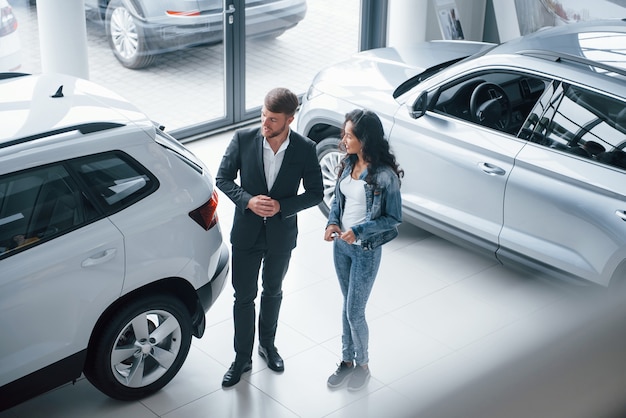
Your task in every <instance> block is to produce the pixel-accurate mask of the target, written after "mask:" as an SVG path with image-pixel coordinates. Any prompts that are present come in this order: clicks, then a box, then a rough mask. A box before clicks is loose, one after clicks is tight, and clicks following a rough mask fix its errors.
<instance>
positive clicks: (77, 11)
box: [37, 0, 89, 79]
mask: <svg viewBox="0 0 626 418" xmlns="http://www.w3.org/2000/svg"><path fill="white" fill-rule="evenodd" d="M37 20H38V22H39V47H40V48H41V68H42V72H44V73H63V74H69V75H74V76H77V77H81V78H86V79H88V78H89V61H88V58H87V26H86V23H85V6H84V4H83V0H37Z"/></svg>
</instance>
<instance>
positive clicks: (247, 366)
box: [222, 361, 252, 388]
mask: <svg viewBox="0 0 626 418" xmlns="http://www.w3.org/2000/svg"><path fill="white" fill-rule="evenodd" d="M250 370H252V362H251V361H246V362H245V363H238V362H236V361H234V362H233V363H232V364H231V365H230V368H229V369H228V371H227V372H226V374H224V379H222V386H224V387H226V388H227V387H230V386H233V385H236V384H237V383H238V382H239V381H240V380H241V375H242V374H244V373H245V372H249V371H250Z"/></svg>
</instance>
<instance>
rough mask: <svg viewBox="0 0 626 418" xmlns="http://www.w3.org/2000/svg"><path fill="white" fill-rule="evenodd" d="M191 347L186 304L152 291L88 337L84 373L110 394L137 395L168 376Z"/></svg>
mask: <svg viewBox="0 0 626 418" xmlns="http://www.w3.org/2000/svg"><path fill="white" fill-rule="evenodd" d="M190 346H191V319H190V317H189V313H188V311H187V309H186V308H185V306H184V305H183V304H182V303H181V302H180V301H179V300H177V299H174V298H171V297H167V296H150V297H147V298H144V299H140V300H137V301H134V302H132V303H130V304H128V305H127V306H124V307H122V308H121V309H118V310H117V311H116V312H115V314H114V315H113V317H112V318H110V319H109V320H107V321H105V323H104V325H103V326H102V328H101V330H99V333H98V334H97V335H96V336H95V338H93V339H92V341H91V344H90V348H89V353H88V355H87V362H86V365H85V376H87V378H88V379H89V381H90V382H91V383H92V384H93V385H94V386H95V387H97V388H98V389H99V390H101V391H102V392H103V393H105V394H107V395H108V396H110V397H112V398H115V399H121V400H136V399H140V398H143V397H145V396H147V395H149V394H151V393H154V392H156V391H158V390H159V389H161V388H162V387H163V386H165V385H166V384H167V383H168V382H169V381H170V380H172V378H173V377H174V376H175V375H176V373H178V370H180V368H181V366H182V365H183V362H184V361H185V359H186V358H187V354H188V353H189V347H190Z"/></svg>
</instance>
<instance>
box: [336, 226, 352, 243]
mask: <svg viewBox="0 0 626 418" xmlns="http://www.w3.org/2000/svg"><path fill="white" fill-rule="evenodd" d="M339 238H341V239H342V240H344V241H345V242H347V243H348V244H354V243H355V242H356V235H354V231H353V230H352V228H350V229H348V230H347V231H346V232H344V233H342V234H341V235H340V236H339Z"/></svg>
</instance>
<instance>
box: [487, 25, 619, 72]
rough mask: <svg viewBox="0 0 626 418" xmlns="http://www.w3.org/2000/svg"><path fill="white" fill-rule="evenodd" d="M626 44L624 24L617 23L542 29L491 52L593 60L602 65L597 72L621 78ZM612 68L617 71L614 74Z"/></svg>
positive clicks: (597, 68)
mask: <svg viewBox="0 0 626 418" xmlns="http://www.w3.org/2000/svg"><path fill="white" fill-rule="evenodd" d="M611 25H612V26H611ZM624 45H626V28H625V27H624V25H623V24H620V25H617V26H615V22H609V23H606V22H603V21H600V22H599V23H597V24H595V26H593V27H589V28H588V29H587V30H583V31H580V32H576V31H573V30H570V28H568V27H567V26H565V27H562V28H558V30H556V31H550V32H549V33H545V32H544V31H542V30H540V31H538V32H535V33H533V34H531V35H527V36H525V37H522V38H518V39H515V40H512V41H509V42H506V43H503V44H501V45H498V46H496V47H495V48H493V49H492V50H491V51H489V53H494V54H507V53H523V52H526V53H528V52H529V51H550V52H551V53H553V54H567V55H571V56H574V57H580V58H584V59H586V60H590V61H594V62H596V63H599V64H600V65H599V66H597V67H594V70H596V71H599V72H603V73H607V74H609V75H620V74H621V73H623V72H624V71H623V70H626V53H625V52H624ZM611 68H612V69H617V71H611ZM620 70H622V71H620ZM621 75H622V76H623V74H621Z"/></svg>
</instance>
